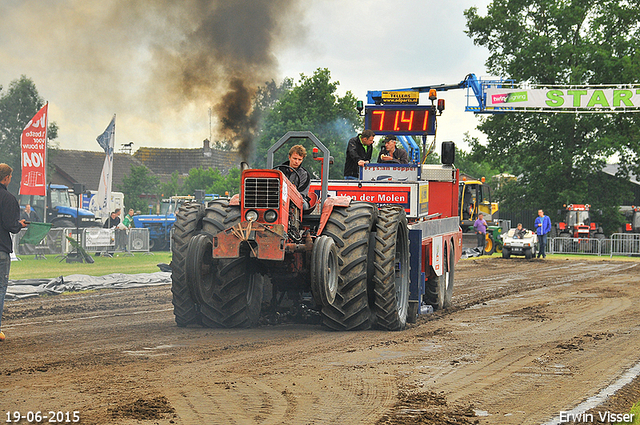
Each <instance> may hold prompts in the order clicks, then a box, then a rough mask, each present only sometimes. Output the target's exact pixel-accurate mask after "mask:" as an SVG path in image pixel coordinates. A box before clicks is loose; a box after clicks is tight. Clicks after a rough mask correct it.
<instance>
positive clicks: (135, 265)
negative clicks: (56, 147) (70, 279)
mask: <svg viewBox="0 0 640 425" xmlns="http://www.w3.org/2000/svg"><path fill="white" fill-rule="evenodd" d="M19 258H20V260H21V261H12V262H11V272H10V273H9V279H11V280H19V279H39V278H55V277H58V276H69V275H72V274H86V275H89V276H104V275H106V274H111V273H127V274H135V273H153V272H158V271H160V269H159V268H158V266H157V265H158V264H159V263H165V264H169V263H170V262H171V253H170V252H168V251H167V252H154V253H153V255H145V254H143V253H136V254H134V256H124V255H123V254H116V256H114V257H113V258H109V257H92V258H93V259H94V260H95V263H93V264H87V263H67V262H66V261H65V260H63V261H62V262H60V258H56V256H55V255H48V256H47V259H46V260H36V259H35V256H34V255H20V256H19Z"/></svg>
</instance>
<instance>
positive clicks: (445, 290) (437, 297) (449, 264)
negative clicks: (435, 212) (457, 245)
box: [425, 241, 455, 311]
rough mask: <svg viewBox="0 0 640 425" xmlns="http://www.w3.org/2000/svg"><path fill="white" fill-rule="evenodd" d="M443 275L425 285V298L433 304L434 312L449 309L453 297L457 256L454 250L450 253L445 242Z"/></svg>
mask: <svg viewBox="0 0 640 425" xmlns="http://www.w3.org/2000/svg"><path fill="white" fill-rule="evenodd" d="M442 245H443V251H444V252H443V256H442V267H443V270H442V275H440V276H433V277H431V278H429V279H428V280H427V282H426V285H425V298H426V301H427V303H428V304H431V306H432V307H433V310H434V311H437V310H442V309H445V308H449V307H450V306H451V299H452V297H453V271H454V264H455V256H454V253H453V250H451V252H449V246H452V245H450V244H448V243H447V242H446V241H443V243H442Z"/></svg>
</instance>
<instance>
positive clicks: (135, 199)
mask: <svg viewBox="0 0 640 425" xmlns="http://www.w3.org/2000/svg"><path fill="white" fill-rule="evenodd" d="M118 190H119V191H120V192H122V193H123V194H124V201H125V204H126V208H127V209H129V208H133V209H134V210H136V211H142V213H143V214H145V213H147V212H148V211H149V205H150V204H152V203H156V204H157V203H158V202H159V197H160V179H159V178H158V177H157V176H155V175H153V174H152V173H151V171H149V169H148V168H147V167H145V166H144V165H140V166H135V165H132V166H131V172H130V173H129V175H126V174H125V175H124V176H123V177H122V184H120V185H118ZM143 195H144V196H143ZM150 200H153V202H150Z"/></svg>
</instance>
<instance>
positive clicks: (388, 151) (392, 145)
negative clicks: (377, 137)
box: [378, 134, 409, 164]
mask: <svg viewBox="0 0 640 425" xmlns="http://www.w3.org/2000/svg"><path fill="white" fill-rule="evenodd" d="M396 142H397V139H396V136H394V135H392V134H390V135H388V136H386V137H385V138H384V146H383V147H382V148H381V149H380V155H378V162H382V163H385V162H386V163H395V164H408V163H409V155H408V154H407V151H405V150H404V149H401V148H397V147H396Z"/></svg>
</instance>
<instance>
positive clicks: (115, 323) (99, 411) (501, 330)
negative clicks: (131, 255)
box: [0, 258, 640, 424]
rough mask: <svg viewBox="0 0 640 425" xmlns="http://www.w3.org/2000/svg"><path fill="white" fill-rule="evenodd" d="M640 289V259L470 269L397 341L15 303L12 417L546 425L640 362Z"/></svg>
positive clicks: (491, 263)
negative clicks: (450, 304)
mask: <svg viewBox="0 0 640 425" xmlns="http://www.w3.org/2000/svg"><path fill="white" fill-rule="evenodd" d="M639 284H640V263H639V262H609V261H601V260H594V261H580V260H574V261H568V260H549V259H547V260H546V261H542V262H541V261H525V260H520V259H515V260H502V259H500V258H481V259H478V260H466V261H462V262H461V263H460V264H459V266H458V268H457V270H456V289H455V291H454V299H453V301H454V308H453V309H452V310H451V311H448V312H444V313H436V314H433V315H430V316H429V317H427V318H422V319H421V320H419V322H418V323H417V324H416V325H413V326H411V327H410V328H409V329H407V330H405V331H403V332H396V333H389V332H381V331H367V332H354V333H336V332H330V331H327V330H325V329H323V328H321V327H320V326H318V325H303V324H282V325H276V326H263V327H260V328H257V329H251V330H219V329H203V328H178V327H176V325H175V322H174V321H173V313H172V306H171V297H170V290H169V289H170V288H169V287H167V286H165V287H156V288H143V289H130V290H120V291H99V292H91V293H84V294H82V293H75V294H69V295H61V296H54V297H44V298H39V299H30V300H24V301H15V302H7V303H6V304H5V316H4V318H3V325H4V326H3V328H4V330H5V333H6V334H7V341H5V342H4V343H3V344H2V345H0V353H1V357H2V361H1V362H0V415H2V416H0V420H2V421H5V420H6V419H7V416H6V412H7V411H11V412H13V411H20V412H22V414H26V413H27V412H28V411H42V412H43V414H44V415H45V416H47V415H48V414H49V411H54V412H58V411H62V412H67V411H71V412H72V411H78V412H79V416H80V418H81V423H85V424H90V423H96V424H112V423H116V424H138V423H143V424H146V423H149V424H152V423H153V424H156V423H157V424H168V423H177V424H214V423H220V424H233V423H237V424H253V423H260V424H282V423H285V424H293V423H299V424H325V423H336V424H355V423H364V424H373V423H384V424H387V423H388V424H402V423H406V424H409V423H411V424H414V423H424V424H440V423H449V422H447V420H451V421H453V420H455V423H474V422H476V421H478V423H480V424H540V423H543V422H546V421H549V420H551V419H552V418H553V417H555V416H557V415H558V414H559V413H560V411H563V410H570V409H571V408H573V407H575V406H576V405H578V404H579V403H581V402H582V401H584V400H585V399H587V398H588V397H591V396H593V395H595V394H597V393H598V392H599V391H600V390H601V389H602V388H604V387H606V386H607V385H609V384H611V383H612V382H613V381H615V380H616V379H617V378H618V377H619V376H620V375H621V374H622V372H624V371H625V370H627V369H629V368H631V367H632V366H634V365H635V364H636V363H638V362H639V361H640V337H639V336H640V335H639V334H640V319H638V318H639V317H640V291H638V285H639ZM623 394H627V395H628V396H627V397H626V398H625V397H618V398H617V399H614V400H612V401H610V402H609V404H608V405H606V406H607V407H606V409H607V410H609V411H612V412H614V411H618V410H619V411H620V412H626V411H628V409H629V407H630V406H629V405H628V402H629V400H633V398H634V397H635V400H633V401H637V400H638V399H639V398H640V397H638V393H637V392H636V391H635V389H634V388H631V387H630V388H627V389H625V391H623ZM616 409H617V410H616ZM596 418H597V415H596ZM21 423H27V421H26V420H23V421H22V422H21Z"/></svg>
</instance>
